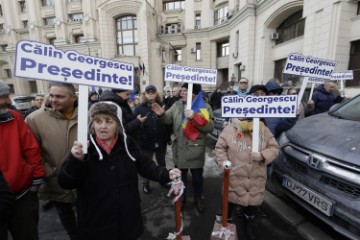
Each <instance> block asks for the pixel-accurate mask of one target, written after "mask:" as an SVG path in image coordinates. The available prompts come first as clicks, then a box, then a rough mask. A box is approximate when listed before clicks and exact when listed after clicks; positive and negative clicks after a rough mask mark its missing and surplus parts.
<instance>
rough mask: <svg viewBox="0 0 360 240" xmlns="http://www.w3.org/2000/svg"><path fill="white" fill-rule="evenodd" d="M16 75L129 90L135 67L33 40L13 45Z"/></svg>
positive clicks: (132, 82)
mask: <svg viewBox="0 0 360 240" xmlns="http://www.w3.org/2000/svg"><path fill="white" fill-rule="evenodd" d="M15 76H16V77H24V78H33V79H40V80H46V81H55V82H64V83H73V84H79V85H88V86H98V87H108V88H117V89H126V90H132V89H133V88H134V65H133V64H130V63H124V62H118V61H113V60H109V59H102V58H98V57H93V56H87V55H83V54H81V53H78V52H75V51H66V52H65V51H62V50H60V49H57V48H55V47H54V46H53V45H47V44H43V43H39V42H34V41H26V40H25V41H19V42H18V43H17V44H16V54H15Z"/></svg>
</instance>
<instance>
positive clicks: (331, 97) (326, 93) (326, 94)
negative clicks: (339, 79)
mask: <svg viewBox="0 0 360 240" xmlns="http://www.w3.org/2000/svg"><path fill="white" fill-rule="evenodd" d="M335 90H336V83H335V82H334V81H325V82H324V84H321V85H320V86H319V87H317V88H316V89H315V91H314V94H313V95H312V98H311V99H312V100H313V101H314V104H315V108H314V111H313V114H318V113H323V112H327V111H329V109H330V107H331V106H332V105H334V104H335V103H339V102H341V101H342V100H344V97H342V96H341V95H340V94H338V95H336V96H335V94H334V91H335Z"/></svg>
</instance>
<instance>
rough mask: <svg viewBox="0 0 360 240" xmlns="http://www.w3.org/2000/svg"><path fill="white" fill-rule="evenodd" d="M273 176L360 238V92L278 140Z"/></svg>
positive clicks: (309, 206)
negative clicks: (277, 154)
mask: <svg viewBox="0 0 360 240" xmlns="http://www.w3.org/2000/svg"><path fill="white" fill-rule="evenodd" d="M278 141H279V145H280V149H281V151H280V155H279V157H278V159H277V160H276V161H274V162H273V164H272V167H273V173H272V176H271V179H272V180H273V181H274V182H275V183H276V184H277V185H278V186H279V188H280V189H281V190H282V192H284V193H285V194H286V195H287V196H288V197H290V198H291V199H293V200H294V201H295V202H297V203H298V204H300V205H301V206H302V207H304V208H305V209H307V210H308V211H310V212H311V213H312V214H313V215H315V216H317V217H318V218H320V219H321V220H322V221H324V222H325V223H327V224H328V225H330V226H331V227H332V228H334V229H335V230H336V231H337V232H339V233H341V234H343V235H345V236H347V237H348V238H350V239H359V238H360V95H358V96H356V97H354V98H352V99H351V100H349V101H347V102H345V103H342V104H339V105H336V106H333V107H332V108H331V109H330V111H329V112H327V113H322V114H317V115H313V116H310V117H307V118H304V119H301V120H299V121H298V122H297V123H296V125H295V126H294V127H293V128H292V129H290V130H289V131H287V132H285V133H283V134H282V135H281V136H280V138H279V139H278Z"/></svg>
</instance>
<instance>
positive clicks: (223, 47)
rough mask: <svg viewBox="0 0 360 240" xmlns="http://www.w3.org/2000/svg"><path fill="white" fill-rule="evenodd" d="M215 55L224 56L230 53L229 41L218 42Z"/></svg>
mask: <svg viewBox="0 0 360 240" xmlns="http://www.w3.org/2000/svg"><path fill="white" fill-rule="evenodd" d="M217 46H218V47H217V56H218V57H226V56H229V54H230V43H229V42H225V43H218V45H217Z"/></svg>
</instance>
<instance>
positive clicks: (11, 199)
mask: <svg viewBox="0 0 360 240" xmlns="http://www.w3.org/2000/svg"><path fill="white" fill-rule="evenodd" d="M15 205H16V201H15V195H14V194H13V193H12V192H11V190H10V188H9V186H8V185H7V183H6V181H5V178H4V177H3V175H2V172H1V171H0V226H1V225H3V224H5V223H7V222H8V221H9V220H10V218H11V217H12V216H13V215H14V214H15Z"/></svg>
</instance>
